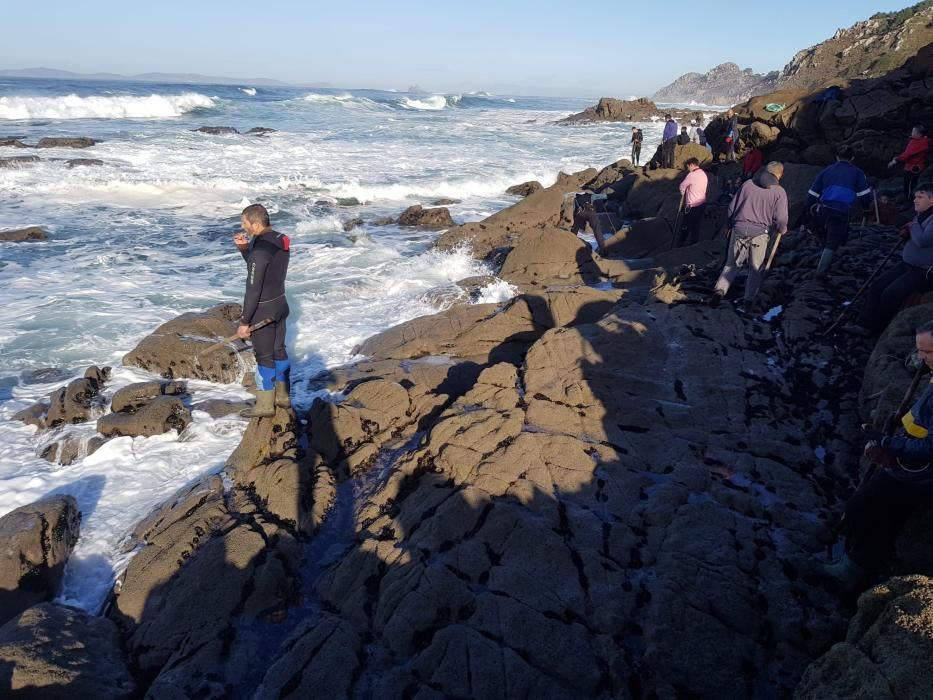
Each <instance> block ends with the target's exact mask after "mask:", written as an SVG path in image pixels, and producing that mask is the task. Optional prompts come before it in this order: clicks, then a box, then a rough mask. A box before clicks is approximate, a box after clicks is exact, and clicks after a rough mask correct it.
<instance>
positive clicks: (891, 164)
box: [888, 158, 897, 168]
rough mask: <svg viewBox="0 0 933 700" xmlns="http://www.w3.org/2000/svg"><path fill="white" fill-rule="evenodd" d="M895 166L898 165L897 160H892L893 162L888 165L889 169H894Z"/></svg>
mask: <svg viewBox="0 0 933 700" xmlns="http://www.w3.org/2000/svg"><path fill="white" fill-rule="evenodd" d="M895 165H897V158H892V159H891V162H890V163H888V167H889V168H893V167H894V166H895Z"/></svg>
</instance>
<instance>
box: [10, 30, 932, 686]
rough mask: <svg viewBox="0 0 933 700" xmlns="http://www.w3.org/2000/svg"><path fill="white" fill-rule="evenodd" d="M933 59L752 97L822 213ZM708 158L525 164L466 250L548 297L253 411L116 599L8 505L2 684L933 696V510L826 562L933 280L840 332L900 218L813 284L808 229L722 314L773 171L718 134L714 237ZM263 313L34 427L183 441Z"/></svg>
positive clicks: (54, 515)
mask: <svg viewBox="0 0 933 700" xmlns="http://www.w3.org/2000/svg"><path fill="white" fill-rule="evenodd" d="M931 51H933V49H931V47H927V49H924V51H922V52H921V53H920V54H919V55H918V56H917V57H916V58H915V59H914V60H913V61H911V62H909V63H908V64H907V65H906V66H904V67H903V68H901V69H899V70H898V71H895V72H894V73H892V74H891V75H889V76H888V77H886V78H883V79H877V80H875V81H860V82H858V83H850V84H849V86H848V87H846V88H845V89H843V90H842V91H841V92H840V94H839V95H838V97H833V98H831V99H826V97H825V95H823V94H822V93H817V94H815V95H814V94H811V95H803V94H800V95H798V97H797V98H796V99H795V100H794V101H791V100H788V102H787V106H786V107H785V109H784V110H782V111H781V112H777V113H772V112H764V111H762V110H761V108H760V107H759V106H758V105H759V102H760V99H765V98H760V99H759V100H757V101H756V100H752V101H750V102H749V103H748V104H746V105H744V106H743V108H742V109H741V110H740V122H741V124H742V135H741V140H740V149H745V148H747V147H749V146H750V145H752V144H754V145H759V146H761V147H762V148H764V149H765V151H766V153H767V155H768V157H777V156H781V157H783V159H784V160H785V161H786V174H785V177H784V180H783V182H782V184H783V185H784V187H785V188H786V189H787V191H788V195H789V199H790V202H791V207H792V212H791V216H792V218H794V217H795V216H796V215H798V214H799V213H800V212H801V211H802V210H803V207H804V202H805V199H806V190H807V188H808V186H809V184H810V182H811V180H812V178H813V176H814V175H815V173H816V172H818V166H819V165H820V164H821V163H822V162H823V161H822V160H821V159H818V158H817V157H816V155H814V153H815V151H812V150H810V149H812V148H814V147H822V146H824V145H825V144H830V145H831V144H838V143H849V144H852V145H853V146H855V145H856V144H859V143H861V144H863V145H864V147H863V148H862V149H861V150H860V151H859V153H860V154H862V155H864V154H870V153H875V152H877V153H879V154H880V153H881V152H882V150H883V148H884V147H888V146H889V145H891V144H893V142H894V141H895V140H897V141H898V144H899V141H900V139H902V138H903V133H904V131H905V129H906V128H908V127H909V126H910V124H911V123H912V122H913V121H914V120H919V119H922V118H924V116H923V115H930V112H929V111H925V110H928V109H929V108H930V99H931V98H930V94H931V93H930V90H929V87H930V81H931V80H933V74H931V66H930V60H931V56H933V54H931ZM882 98H883V99H882ZM769 101H773V100H769ZM824 110H825V111H824ZM713 131H714V132H715V128H714V129H713ZM868 132H872V133H874V134H875V136H872V137H871V138H869V133H868ZM810 139H814V140H813V141H812V142H811V141H810ZM868 144H886V145H885V146H884V147H883V146H881V145H877V146H876V149H877V150H876V151H872V150H871V149H869V148H868ZM696 148H698V147H696V146H694V145H692V144H691V145H687V146H680V147H678V148H677V151H676V154H675V156H676V164H677V165H678V168H675V169H670V170H664V169H655V170H648V169H634V168H632V166H631V164H630V163H628V162H627V161H624V160H623V161H618V162H616V163H612V164H610V165H608V166H606V167H605V168H603V169H601V170H597V169H596V168H592V169H589V170H585V171H581V172H578V173H572V174H563V173H562V174H561V175H560V176H559V177H558V178H557V180H556V182H555V184H553V185H551V186H550V187H541V186H540V183H538V186H535V185H534V184H532V183H524V186H522V187H520V189H518V190H516V193H517V196H521V197H522V198H521V199H519V200H518V201H516V203H515V204H513V205H512V206H511V207H509V208H507V209H505V210H503V211H501V212H498V213H497V214H495V215H493V216H491V217H489V218H487V219H485V220H484V221H481V222H476V223H468V224H464V225H461V226H450V225H449V222H446V221H445V222H444V223H442V224H439V225H446V226H449V228H447V230H446V231H444V232H443V233H442V234H441V235H440V236H439V237H438V239H437V242H436V246H437V247H438V248H439V249H441V250H444V249H452V248H460V247H463V246H469V247H470V249H471V250H472V252H473V254H474V255H475V256H477V257H479V258H482V259H484V260H486V261H488V262H489V263H490V265H491V266H492V267H493V268H494V270H495V273H496V275H497V276H498V277H499V278H500V279H502V280H504V281H506V282H508V283H510V284H511V285H513V286H514V288H515V289H516V291H517V294H516V295H515V296H514V297H513V298H512V299H510V300H509V301H507V302H504V303H496V304H471V303H468V298H469V295H468V294H464V295H463V297H462V298H461V299H460V300H458V301H456V302H454V303H451V304H450V305H448V306H447V308H445V309H444V310H443V311H441V312H439V313H437V314H434V315H431V316H425V317H421V318H417V319H414V320H412V321H409V322H407V323H404V324H401V325H399V326H396V327H393V328H390V329H388V330H386V331H385V332H383V333H380V334H378V335H376V336H374V337H372V338H369V339H368V340H366V341H365V342H364V343H363V344H362V345H361V346H360V347H359V348H358V357H357V359H356V361H355V362H353V363H351V364H349V365H346V366H343V367H338V368H333V369H330V370H327V371H326V372H323V373H321V374H319V375H317V376H315V377H312V378H311V379H310V380H307V381H308V385H307V386H306V387H303V388H306V389H311V390H320V394H319V395H318V398H316V399H315V400H314V402H313V404H312V405H311V406H310V407H309V408H308V409H307V410H306V411H301V412H299V413H295V412H292V411H287V410H282V409H280V410H278V411H277V413H276V415H275V416H274V417H272V418H266V419H256V420H253V421H251V422H250V424H249V426H248V428H247V430H246V432H245V434H244V436H243V438H242V440H241V442H240V444H239V446H238V447H237V448H236V450H235V451H234V452H233V454H232V455H230V457H229V459H228V460H227V462H226V465H225V467H224V469H223V472H222V473H219V474H212V475H205V476H204V477H203V478H202V479H201V480H199V481H197V482H195V483H193V484H189V485H188V486H186V487H185V488H183V489H181V490H180V491H178V492H177V493H176V494H174V495H173V496H172V497H171V498H169V499H168V500H167V501H166V502H165V503H164V504H163V505H162V506H161V507H160V508H158V509H157V510H156V511H155V512H153V513H150V514H148V515H146V516H145V517H144V518H142V520H141V521H140V522H139V523H138V525H137V526H136V527H135V529H134V531H133V532H132V533H131V534H130V535H129V537H128V538H127V540H126V543H125V546H126V550H127V551H131V550H135V552H136V553H135V556H134V557H133V558H132V560H131V561H130V564H129V566H128V567H127V569H126V570H125V571H124V572H123V573H122V575H121V576H120V578H119V580H118V582H117V584H116V586H115V587H114V591H113V593H112V595H111V597H110V599H109V601H108V603H107V605H106V607H105V609H104V610H103V611H100V612H101V615H100V616H92V615H88V614H86V613H83V612H80V611H75V610H73V609H70V608H66V607H63V606H61V605H58V604H56V603H51V602H49V601H50V600H51V599H52V598H54V596H55V593H56V589H57V586H58V582H59V581H60V571H61V568H62V567H63V566H64V561H65V560H66V559H67V556H68V553H69V552H70V549H71V547H72V546H73V544H74V541H75V540H76V538H77V537H78V536H79V533H78V529H79V524H80V518H79V516H78V514H77V513H76V510H75V504H74V502H73V500H70V499H69V498H68V497H67V495H60V496H59V497H57V498H56V499H54V500H51V501H44V502H42V503H39V504H35V505H34V506H31V507H28V508H26V509H20V510H19V511H14V512H13V513H10V514H9V515H7V516H5V517H4V518H0V544H2V547H0V552H9V555H8V558H7V566H6V567H5V568H4V571H5V572H6V579H8V580H6V579H5V583H4V589H5V590H6V591H7V592H8V595H6V596H5V597H4V600H3V602H4V608H3V615H4V616H5V619H6V622H5V624H3V627H0V692H2V693H6V692H10V691H17V692H21V693H23V697H30V698H42V697H50V698H51V697H62V695H63V694H68V695H74V696H75V697H81V696H88V697H91V696H93V697H101V698H135V697H147V698H183V697H189V698H190V697H199V698H227V697H230V698H254V699H256V700H259V699H265V698H277V699H283V698H304V697H328V698H329V697H334V698H419V699H429V698H445V697H456V698H527V697H535V698H582V697H586V698H606V699H608V698H652V697H656V698H687V697H710V698H746V697H761V698H772V697H791V696H796V697H798V698H827V697H872V698H892V699H893V698H910V697H918V698H919V697H928V696H930V695H931V694H933V679H931V677H930V674H929V672H928V671H927V670H926V666H927V665H928V663H927V662H928V658H929V651H930V650H931V649H933V626H931V624H930V622H929V620H930V616H931V609H933V595H931V579H930V578H928V577H930V576H933V557H931V556H930V554H929V552H930V546H929V545H930V538H929V534H928V530H929V521H930V514H929V513H918V514H917V515H916V516H914V518H913V519H912V520H911V522H910V523H909V524H908V525H907V527H906V528H905V530H904V532H903V533H902V534H901V536H900V538H899V539H898V542H897V544H896V547H895V550H894V551H893V552H892V557H891V561H890V563H889V568H888V569H887V570H886V571H885V572H879V574H880V575H879V578H878V579H877V580H876V583H877V584H878V585H876V586H872V587H869V588H867V589H866V590H864V591H857V592H856V593H860V594H861V596H860V597H858V598H856V597H855V596H853V595H851V594H848V593H846V592H843V591H840V590H839V589H838V588H836V587H835V586H834V585H832V583H831V582H830V581H827V580H826V579H824V578H823V577H822V576H821V575H820V570H819V564H820V562H821V561H825V554H824V552H825V550H826V548H827V546H828V545H830V544H831V543H832V541H833V539H834V535H833V531H834V526H835V524H836V522H837V519H838V516H839V514H840V512H841V509H842V504H843V502H844V500H845V499H846V498H847V497H848V496H849V495H850V494H851V492H852V490H853V488H854V487H855V485H856V483H857V482H858V479H859V478H860V472H861V467H862V466H864V465H860V463H859V459H860V454H861V446H862V444H863V439H862V437H861V433H860V429H859V425H860V423H862V422H870V423H873V424H875V425H876V426H880V425H881V424H882V423H883V422H884V420H885V418H886V417H887V415H888V413H889V412H890V411H891V410H892V409H893V408H894V406H896V404H897V403H898V401H899V400H900V397H901V396H902V395H903V393H904V390H905V388H906V386H907V385H908V384H909V382H910V377H911V370H910V369H909V368H908V367H906V366H905V364H904V361H903V360H904V357H905V356H906V355H907V354H908V353H909V351H910V350H911V343H912V329H913V328H914V327H915V326H916V324H917V322H918V321H921V320H928V319H929V318H931V317H933V302H931V301H930V300H929V299H928V298H916V299H912V300H910V302H909V303H908V305H907V307H906V308H905V309H903V310H902V311H901V313H900V315H899V316H898V317H897V319H895V321H894V322H892V324H891V325H890V326H889V328H888V329H887V331H886V332H885V334H884V335H883V336H882V337H881V338H880V339H879V340H878V341H877V343H873V342H871V341H868V340H866V339H863V338H857V337H849V336H843V335H831V336H824V335H823V334H822V332H823V331H824V330H825V329H826V328H827V326H828V325H829V324H830V323H831V322H832V320H833V319H834V318H835V317H836V315H837V314H838V313H839V312H840V311H841V310H842V309H843V308H845V303H846V301H847V300H849V299H851V298H852V297H853V295H854V294H855V292H856V290H857V289H858V288H859V286H860V285H861V284H862V283H863V282H864V280H865V279H866V278H867V277H868V275H869V274H870V273H871V271H872V270H873V269H874V268H875V267H876V266H877V264H878V263H879V261H880V259H881V257H882V256H883V255H884V253H885V252H886V251H887V249H889V248H890V245H891V242H892V241H893V240H895V236H896V230H895V229H893V228H889V227H884V226H880V225H872V224H868V225H865V226H864V227H861V226H860V227H859V231H860V235H859V236H854V237H853V238H852V240H851V241H850V243H849V244H848V245H847V246H846V248H845V249H844V252H845V255H844V257H843V258H842V259H841V260H840V264H839V265H838V266H837V269H835V270H834V272H833V275H832V283H831V284H830V285H824V284H819V283H817V282H815V281H814V280H813V275H812V271H813V267H814V261H815V258H816V257H817V255H818V252H819V246H818V244H817V242H816V241H815V240H814V239H812V238H811V237H809V236H807V235H806V234H804V233H801V232H796V233H793V234H791V235H788V236H787V237H786V238H785V240H784V242H783V243H782V245H781V248H780V250H779V252H778V255H777V258H776V262H775V266H774V268H773V269H772V270H771V271H770V273H769V274H768V276H767V278H766V279H765V281H764V284H763V287H762V290H761V293H760V301H759V305H758V308H755V309H744V310H743V309H738V308H734V307H732V306H731V305H729V304H724V305H723V306H722V307H720V308H719V309H715V310H714V309H710V308H709V307H708V306H706V305H705V304H704V303H703V299H704V297H705V295H706V293H707V292H708V290H709V288H710V286H711V285H712V283H713V280H714V279H715V276H716V274H717V273H718V270H719V268H720V266H721V256H722V254H723V247H724V240H723V238H722V237H721V234H720V231H721V229H722V226H723V223H724V206H722V204H720V203H719V194H720V191H719V187H720V182H724V181H727V180H729V179H730V178H732V177H734V176H735V175H736V173H737V169H738V166H737V165H731V164H717V163H714V162H713V158H712V157H711V156H710V155H709V154H708V153H707V152H706V151H705V149H704V153H707V156H706V166H705V167H707V168H709V170H710V173H711V177H710V183H711V191H710V192H709V198H710V200H711V202H713V205H712V206H710V207H709V209H708V212H707V216H706V219H705V220H704V224H703V230H702V235H701V242H700V243H698V244H696V245H694V246H690V247H687V248H677V249H673V250H672V249H671V234H672V229H673V221H674V218H675V217H676V209H677V203H678V198H679V196H678V193H677V183H678V181H679V178H680V177H682V175H683V170H682V164H683V162H684V161H685V160H686V159H687V158H689V157H691V156H692V155H693V154H694V153H696V151H695V149H696ZM860 157H861V156H860ZM887 157H890V154H888V156H887ZM866 163H867V167H871V163H872V161H871V160H870V159H867V158H866ZM874 172H877V170H875V171H874ZM579 191H590V192H594V193H599V194H605V195H606V197H607V201H608V202H609V203H610V207H609V210H608V213H607V214H606V216H607V217H608V220H609V221H610V222H611V224H612V227H613V229H614V230H615V233H614V234H613V235H611V236H610V237H609V238H608V240H607V243H606V247H605V254H604V255H600V254H596V253H594V252H593V249H592V247H591V246H590V245H589V244H588V243H587V242H585V241H584V240H582V239H581V238H579V237H577V236H575V235H573V234H571V233H570V232H569V230H568V228H569V223H570V215H571V211H572V195H573V194H574V193H577V192H579ZM428 211H430V210H428ZM414 213H417V212H413V214H414ZM438 216H442V215H440V214H439V215H438ZM423 223H427V224H431V223H433V222H431V221H427V222H423ZM475 284H476V281H475V280H472V281H471V280H465V281H464V282H463V286H464V287H465V288H470V287H471V286H475ZM765 312H766V313H765ZM238 315H239V309H238V308H237V307H236V305H224V306H220V307H215V308H214V309H210V310H205V311H204V312H203V313H198V314H186V315H184V316H182V317H179V318H178V319H175V320H173V321H170V322H168V323H166V324H164V325H162V326H160V327H159V328H158V329H155V331H154V332H153V333H152V334H151V335H150V336H148V337H147V338H145V339H143V340H142V341H141V342H140V344H139V345H138V346H137V347H136V348H135V349H134V350H133V351H131V352H130V353H128V354H127V355H126V356H125V357H124V358H123V362H124V363H125V364H132V365H134V366H138V367H141V368H144V369H146V370H148V371H149V372H150V373H151V374H152V375H153V381H151V382H145V383H142V384H139V385H132V386H131V387H127V388H125V389H123V390H121V391H120V392H112V390H109V389H108V380H109V373H108V371H107V368H97V367H92V368H89V369H88V371H87V373H86V375H85V376H84V377H83V378H80V379H77V380H74V381H72V382H70V383H69V384H67V385H65V386H63V387H61V388H59V389H58V390H56V391H55V392H53V393H52V394H51V395H50V396H49V397H48V400H46V401H43V402H40V403H39V404H37V405H36V406H33V407H31V408H30V409H27V410H26V411H24V412H22V413H21V414H20V415H19V416H18V418H19V419H20V420H23V421H25V422H30V423H32V424H34V425H36V426H37V429H38V430H42V431H46V432H45V433H44V434H45V435H47V436H48V437H49V442H51V441H52V439H53V438H54V436H55V435H57V433H55V431H58V430H62V429H63V428H66V427H67V426H68V425H70V424H74V423H90V422H91V421H95V422H96V428H97V432H98V433H99V435H100V439H101V440H104V439H107V438H108V436H110V435H125V434H132V435H148V434H157V433H161V432H164V431H169V430H178V431H180V432H182V433H183V431H184V429H185V425H186V413H187V412H188V411H190V410H191V409H192V408H194V406H195V403H194V402H195V401H196V400H197V396H196V395H192V392H191V391H190V389H189V388H188V386H187V385H186V383H185V379H186V378H191V379H203V380H209V381H225V382H229V381H236V380H238V379H240V378H242V377H244V376H246V375H248V370H249V368H250V367H249V364H248V362H246V361H244V359H243V356H242V355H241V353H240V352H239V350H240V348H238V347H235V346H232V347H226V348H224V349H222V350H220V351H218V352H217V353H215V354H211V355H208V356H206V357H202V358H201V359H198V352H199V351H200V350H201V349H203V348H204V347H205V343H206V342H209V340H210V339H212V338H217V337H226V336H229V335H230V334H232V332H233V330H234V329H235V327H236V319H237V318H238ZM216 408H217V410H224V407H216ZM228 408H229V407H228ZM86 447H87V446H81V448H82V449H86ZM63 449H64V448H63ZM50 456H51V457H52V458H53V459H58V453H56V454H55V455H50ZM10 562H12V564H11V563H10ZM2 622H3V621H2V620H0V623H2Z"/></svg>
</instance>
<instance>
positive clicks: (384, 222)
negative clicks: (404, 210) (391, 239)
mask: <svg viewBox="0 0 933 700" xmlns="http://www.w3.org/2000/svg"><path fill="white" fill-rule="evenodd" d="M397 223H398V219H393V218H392V217H391V216H383V217H381V218H379V219H373V221H372V224H373V226H392V225H394V224H397Z"/></svg>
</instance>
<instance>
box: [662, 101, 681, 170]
mask: <svg viewBox="0 0 933 700" xmlns="http://www.w3.org/2000/svg"><path fill="white" fill-rule="evenodd" d="M664 118H665V119H666V120H667V122H665V124H664V133H663V134H662V135H661V167H662V168H673V167H674V147H675V146H676V145H677V122H675V121H674V119H673V117H671V115H670V114H665V115H664Z"/></svg>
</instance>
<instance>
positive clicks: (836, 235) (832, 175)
mask: <svg viewBox="0 0 933 700" xmlns="http://www.w3.org/2000/svg"><path fill="white" fill-rule="evenodd" d="M856 200H857V201H858V202H859V203H860V204H861V205H862V208H864V209H867V208H868V207H869V205H870V204H871V186H870V185H869V184H868V178H867V177H866V176H865V173H864V172H862V171H861V169H859V168H857V167H855V166H854V165H852V152H851V151H850V150H849V149H848V148H847V147H846V146H840V147H839V149H838V150H837V151H836V162H835V163H833V164H832V165H830V166H828V167H826V168H824V169H823V170H821V171H820V173H819V175H817V176H816V179H815V180H814V181H813V184H812V185H810V191H809V192H808V193H807V208H808V209H813V208H815V211H816V213H815V216H814V223H815V231H816V234H817V235H818V236H819V237H820V241H821V242H822V244H823V254H822V255H821V256H820V261H819V263H818V264H817V266H816V276H817V279H825V277H826V273H827V272H828V271H829V266H830V264H831V263H832V261H833V256H835V254H836V250H838V249H839V246H841V245H844V244H845V243H846V241H848V240H849V217H850V212H851V210H852V206H853V205H854V204H855V202H856Z"/></svg>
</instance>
